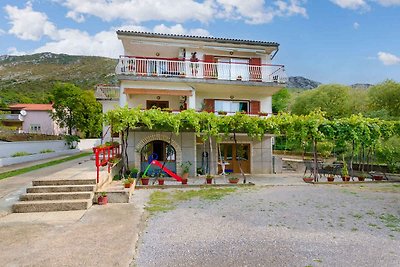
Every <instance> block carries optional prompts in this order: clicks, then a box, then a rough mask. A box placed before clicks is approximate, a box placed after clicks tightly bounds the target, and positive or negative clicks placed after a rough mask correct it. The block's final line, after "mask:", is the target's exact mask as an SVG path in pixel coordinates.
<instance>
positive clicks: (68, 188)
mask: <svg viewBox="0 0 400 267" xmlns="http://www.w3.org/2000/svg"><path fill="white" fill-rule="evenodd" d="M95 187H96V185H58V186H34V187H29V188H27V189H26V192H27V193H57V192H93V191H94V189H95Z"/></svg>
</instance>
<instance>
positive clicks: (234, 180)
mask: <svg viewBox="0 0 400 267" xmlns="http://www.w3.org/2000/svg"><path fill="white" fill-rule="evenodd" d="M238 182H239V178H236V179H235V178H233V179H232V178H231V179H229V183H231V184H237V183H238Z"/></svg>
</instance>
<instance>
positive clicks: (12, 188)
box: [0, 156, 96, 217]
mask: <svg viewBox="0 0 400 267" xmlns="http://www.w3.org/2000/svg"><path fill="white" fill-rule="evenodd" d="M53 160H54V159H53ZM30 164H32V163H26V164H24V165H22V164H21V165H20V167H21V168H23V167H28V166H29V165H30ZM38 164H39V163H38ZM95 175H96V174H95V168H94V162H93V161H92V160H90V156H87V157H83V158H79V159H75V160H71V161H67V162H64V163H60V164H57V165H54V166H50V167H46V168H42V169H38V170H35V171H31V172H27V173H24V174H21V175H17V176H14V177H9V178H5V179H2V180H0V217H1V216H4V215H6V214H8V213H10V211H11V206H12V204H14V203H15V202H17V201H18V199H19V196H20V195H22V194H23V193H25V192H26V188H27V187H29V186H32V180H34V179H37V178H45V177H59V178H72V177H76V176H83V177H85V178H86V177H95Z"/></svg>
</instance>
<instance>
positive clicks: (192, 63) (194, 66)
mask: <svg viewBox="0 0 400 267" xmlns="http://www.w3.org/2000/svg"><path fill="white" fill-rule="evenodd" d="M198 62H199V59H198V58H197V52H193V53H192V57H191V58H190V68H191V70H192V76H197V72H198V68H199V63H198Z"/></svg>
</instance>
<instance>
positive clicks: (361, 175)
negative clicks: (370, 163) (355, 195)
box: [357, 172, 367, 182]
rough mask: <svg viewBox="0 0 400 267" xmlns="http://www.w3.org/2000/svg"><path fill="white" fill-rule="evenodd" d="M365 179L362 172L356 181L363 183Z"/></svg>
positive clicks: (365, 175)
mask: <svg viewBox="0 0 400 267" xmlns="http://www.w3.org/2000/svg"><path fill="white" fill-rule="evenodd" d="M365 177H367V174H366V173H364V172H362V173H361V174H359V175H358V177H357V178H358V181H360V182H364V181H365Z"/></svg>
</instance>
